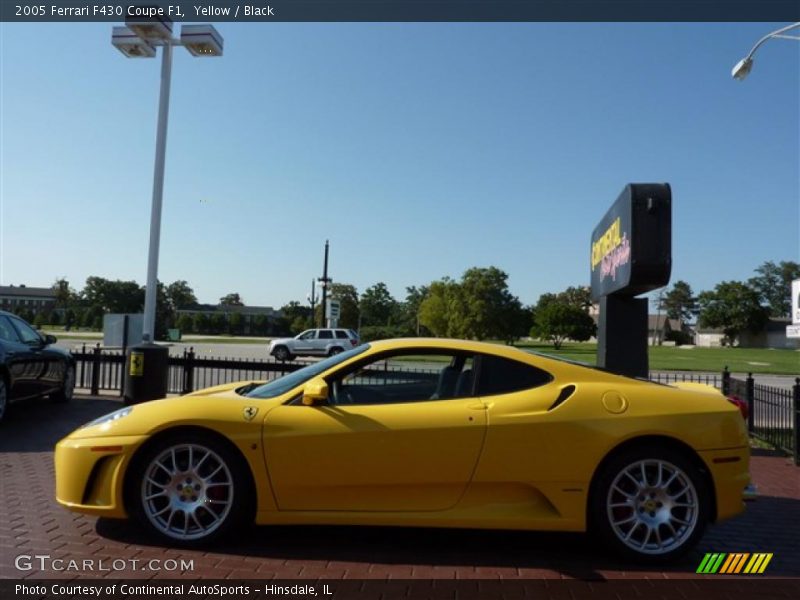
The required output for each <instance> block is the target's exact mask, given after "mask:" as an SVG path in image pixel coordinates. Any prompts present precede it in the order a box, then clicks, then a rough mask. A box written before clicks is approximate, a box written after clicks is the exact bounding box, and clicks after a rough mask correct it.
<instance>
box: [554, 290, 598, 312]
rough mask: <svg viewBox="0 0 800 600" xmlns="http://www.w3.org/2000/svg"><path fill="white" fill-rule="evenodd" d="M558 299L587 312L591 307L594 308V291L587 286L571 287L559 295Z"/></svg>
mask: <svg viewBox="0 0 800 600" xmlns="http://www.w3.org/2000/svg"><path fill="white" fill-rule="evenodd" d="M558 299H559V300H561V301H562V302H565V303H566V304H569V305H571V306H575V307H577V308H580V309H583V310H584V311H587V310H589V307H591V306H592V291H591V288H589V287H585V286H581V287H574V286H570V287H568V288H567V289H566V290H564V291H563V292H561V293H560V294H558Z"/></svg>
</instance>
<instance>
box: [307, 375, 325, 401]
mask: <svg viewBox="0 0 800 600" xmlns="http://www.w3.org/2000/svg"><path fill="white" fill-rule="evenodd" d="M327 403H328V384H327V383H325V380H324V379H322V378H321V377H319V378H317V379H312V380H311V381H309V382H308V383H307V384H306V387H304V388H303V404H304V405H305V406H319V405H320V404H327Z"/></svg>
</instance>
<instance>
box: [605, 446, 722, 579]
mask: <svg viewBox="0 0 800 600" xmlns="http://www.w3.org/2000/svg"><path fill="white" fill-rule="evenodd" d="M590 501H591V502H592V506H591V511H590V514H591V517H592V525H593V526H594V527H595V529H596V531H597V533H599V535H600V536H601V537H602V538H603V539H604V541H605V542H606V543H607V544H608V545H609V546H611V547H612V548H613V549H614V550H616V551H617V552H618V553H619V554H621V555H623V556H625V557H627V558H631V559H633V560H637V561H640V562H647V563H662V562H667V561H670V560H673V559H676V558H678V557H679V556H681V555H683V554H685V553H686V552H688V551H689V550H690V549H691V548H692V547H694V546H695V544H697V542H698V541H699V540H700V538H701V537H702V535H703V530H704V529H705V526H706V523H707V521H708V514H709V506H708V505H709V494H708V491H707V489H706V483H705V479H704V478H703V475H702V473H700V471H699V470H698V469H697V467H696V466H695V465H694V464H693V462H692V461H691V460H689V459H688V458H687V457H685V456H684V455H683V454H681V453H680V452H674V451H668V450H660V449H655V448H652V449H648V448H640V449H636V450H631V451H627V452H624V453H622V454H620V455H618V456H616V457H614V458H613V459H612V460H611V461H609V463H608V464H606V465H605V467H604V468H603V470H602V472H601V473H600V474H599V479H598V480H597V485H596V487H595V491H594V494H593V496H592V499H591V500H590Z"/></svg>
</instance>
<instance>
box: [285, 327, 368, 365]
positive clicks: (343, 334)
mask: <svg viewBox="0 0 800 600" xmlns="http://www.w3.org/2000/svg"><path fill="white" fill-rule="evenodd" d="M359 343H360V340H359V339H358V334H357V333H356V332H355V331H353V330H352V329H307V330H306V331H304V332H303V333H301V334H299V335H297V336H295V337H293V338H281V339H277V340H272V341H271V342H270V343H269V354H270V356H274V357H275V358H276V359H277V360H292V359H293V358H294V357H295V356H333V355H334V354H339V352H344V351H345V350H349V349H350V348H353V347H354V346H358V344H359Z"/></svg>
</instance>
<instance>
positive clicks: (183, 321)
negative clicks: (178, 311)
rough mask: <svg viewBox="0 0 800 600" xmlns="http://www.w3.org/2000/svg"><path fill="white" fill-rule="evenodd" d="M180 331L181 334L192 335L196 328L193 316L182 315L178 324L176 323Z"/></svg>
mask: <svg viewBox="0 0 800 600" xmlns="http://www.w3.org/2000/svg"><path fill="white" fill-rule="evenodd" d="M176 325H177V326H178V329H180V330H181V333H192V329H193V328H194V319H193V318H192V317H191V315H187V314H185V313H184V314H182V315H181V316H180V317H178V322H177V323H176Z"/></svg>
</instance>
